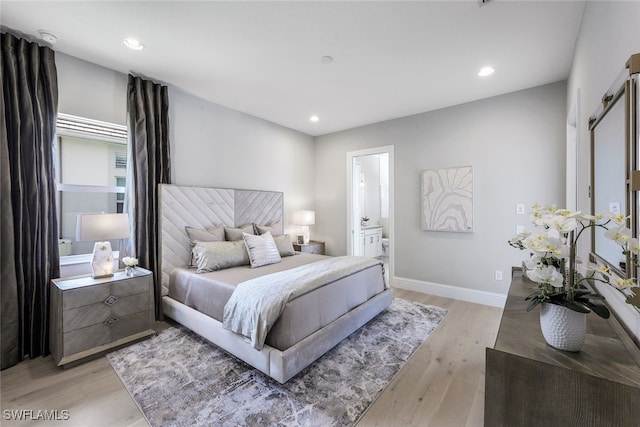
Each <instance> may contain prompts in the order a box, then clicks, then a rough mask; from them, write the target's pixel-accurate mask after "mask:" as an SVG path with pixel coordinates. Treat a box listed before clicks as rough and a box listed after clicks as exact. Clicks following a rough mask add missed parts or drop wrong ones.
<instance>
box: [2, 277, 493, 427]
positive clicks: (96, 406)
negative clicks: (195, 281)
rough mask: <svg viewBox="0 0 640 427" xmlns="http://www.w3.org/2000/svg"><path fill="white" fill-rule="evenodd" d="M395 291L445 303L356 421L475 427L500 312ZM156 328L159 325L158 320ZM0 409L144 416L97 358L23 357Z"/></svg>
mask: <svg viewBox="0 0 640 427" xmlns="http://www.w3.org/2000/svg"><path fill="white" fill-rule="evenodd" d="M394 294H395V295H396V296H398V297H401V298H405V299H409V300H414V301H418V302H421V303H424V304H432V305H436V306H439V307H444V308H447V309H449V310H450V311H449V313H448V315H447V317H446V318H445V319H444V320H443V321H442V323H441V324H440V325H439V326H438V328H437V329H436V330H435V331H434V332H433V333H432V335H431V336H430V337H429V339H428V340H427V341H426V342H425V343H424V344H423V345H422V346H420V348H419V349H418V350H417V351H416V353H415V354H414V356H413V357H412V358H411V359H410V360H409V362H408V363H407V364H406V365H405V367H404V368H403V369H402V370H401V371H400V372H399V373H398V375H397V376H396V378H395V379H394V380H393V381H392V382H391V383H390V384H389V386H388V387H387V388H386V390H385V391H384V392H383V393H382V395H381V396H380V397H379V398H378V400H377V401H376V402H375V403H374V404H373V405H372V406H371V408H369V410H368V411H367V413H366V414H365V415H364V416H363V417H362V419H361V420H360V421H359V423H358V427H369V426H384V427H392V426H398V427H400V426H402V427H407V426H438V427H448V426H451V427H456V426H469V427H475V426H481V425H482V420H483V416H484V353H485V347H487V346H493V344H494V342H495V337H496V334H497V331H498V327H499V322H500V317H501V314H502V310H501V309H498V308H494V307H487V306H483V305H478V304H472V303H468V302H463V301H457V300H453V299H449V298H443V297H436V296H431V295H426V294H421V293H417V292H411V291H405V290H398V289H395V290H394ZM161 327H166V325H162V326H161ZM0 390H1V393H0V394H1V395H2V396H1V399H0V409H2V410H3V411H2V412H0V416H2V415H4V410H16V409H31V410H34V411H37V410H44V409H47V410H58V411H62V410H68V411H69V416H70V419H69V420H65V421H62V420H61V421H53V422H47V423H46V424H44V423H43V422H42V421H10V420H7V419H4V417H3V419H2V420H1V421H2V422H1V424H2V425H3V426H7V427H13V426H42V425H47V426H65V427H75V426H78V427H84V426H88V425H91V426H122V427H140V426H146V425H147V422H146V419H145V418H144V416H143V415H142V413H141V412H140V410H139V409H138V407H137V405H136V404H135V402H134V401H133V399H132V398H131V397H130V396H129V394H128V393H127V391H126V389H125V388H124V386H123V385H122V383H121V382H120V379H119V378H118V376H117V375H116V373H115V372H114V370H113V368H112V367H111V365H110V364H109V362H108V361H107V360H106V358H105V357H100V358H97V359H95V360H92V361H89V362H87V363H83V364H80V365H78V366H75V367H72V368H69V369H60V368H58V367H56V366H55V364H54V362H53V360H52V359H51V357H46V358H38V359H35V360H31V361H28V362H23V363H21V364H19V365H17V366H14V367H12V368H9V369H6V370H4V371H2V373H1V375H0Z"/></svg>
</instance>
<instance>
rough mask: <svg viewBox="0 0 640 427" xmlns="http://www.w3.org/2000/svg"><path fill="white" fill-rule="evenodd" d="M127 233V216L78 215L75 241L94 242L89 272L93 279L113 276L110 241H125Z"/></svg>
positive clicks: (128, 235) (129, 233) (128, 233)
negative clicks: (91, 272)
mask: <svg viewBox="0 0 640 427" xmlns="http://www.w3.org/2000/svg"><path fill="white" fill-rule="evenodd" d="M130 236H131V232H130V231H129V215H127V214H79V215H78V219H77V222H76V240H77V241H80V242H82V241H91V240H93V241H96V242H95V244H94V245H93V255H92V257H91V270H92V271H93V278H94V279H96V278H100V277H111V276H113V251H112V250H111V242H109V241H108V240H109V239H111V240H113V239H126V238H127V237H130Z"/></svg>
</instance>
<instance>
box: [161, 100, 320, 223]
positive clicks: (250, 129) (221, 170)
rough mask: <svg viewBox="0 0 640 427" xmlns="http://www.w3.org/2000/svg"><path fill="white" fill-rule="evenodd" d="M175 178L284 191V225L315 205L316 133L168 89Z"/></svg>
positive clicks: (186, 182) (179, 181)
mask: <svg viewBox="0 0 640 427" xmlns="http://www.w3.org/2000/svg"><path fill="white" fill-rule="evenodd" d="M169 103H170V113H171V116H170V125H171V129H172V134H171V162H172V163H171V167H172V175H173V182H174V183H176V184H182V185H199V186H215V187H228V188H240V189H250V190H269V191H283V192H284V194H285V223H287V222H288V219H289V218H290V215H291V212H292V211H294V210H296V209H310V210H313V209H314V207H315V206H314V197H313V188H314V187H313V180H314V161H313V157H314V142H313V137H311V136H309V135H305V134H302V133H300V132H296V131H293V130H291V129H288V128H285V127H282V126H279V125H276V124H274V123H271V122H268V121H266V120H262V119H259V118H257V117H254V116H250V115H248V114H244V113H240V112H238V111H234V110H231V109H228V108H225V107H222V106H220V105H217V104H212V103H210V102H207V101H204V100H202V99H199V98H196V97H194V96H191V95H188V94H185V93H183V92H181V91H179V90H175V89H171V90H170V91H169Z"/></svg>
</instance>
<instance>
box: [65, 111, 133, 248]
mask: <svg viewBox="0 0 640 427" xmlns="http://www.w3.org/2000/svg"><path fill="white" fill-rule="evenodd" d="M56 140H57V144H56V156H55V157H56V162H57V168H56V175H57V176H56V181H57V183H56V184H57V190H58V221H59V224H58V225H59V232H60V255H61V256H68V255H81V254H88V253H91V252H93V244H94V242H77V241H76V240H75V236H76V218H77V215H78V214H80V213H98V212H105V213H122V212H124V200H125V184H126V175H127V169H126V168H127V128H126V126H122V125H116V124H112V123H105V122H100V121H96V120H91V119H86V118H82V117H76V116H70V115H67V114H58V121H57V136H56ZM111 246H112V248H113V250H114V251H117V250H118V249H119V242H118V241H117V240H114V241H111Z"/></svg>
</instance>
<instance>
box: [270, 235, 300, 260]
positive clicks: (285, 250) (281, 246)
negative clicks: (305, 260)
mask: <svg viewBox="0 0 640 427" xmlns="http://www.w3.org/2000/svg"><path fill="white" fill-rule="evenodd" d="M273 240H274V241H275V242H276V246H277V247H278V252H279V253H280V256H281V257H283V256H291V255H295V254H296V251H295V250H294V249H293V244H292V243H291V236H289V235H288V234H281V235H279V236H275V237H274V238H273Z"/></svg>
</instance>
